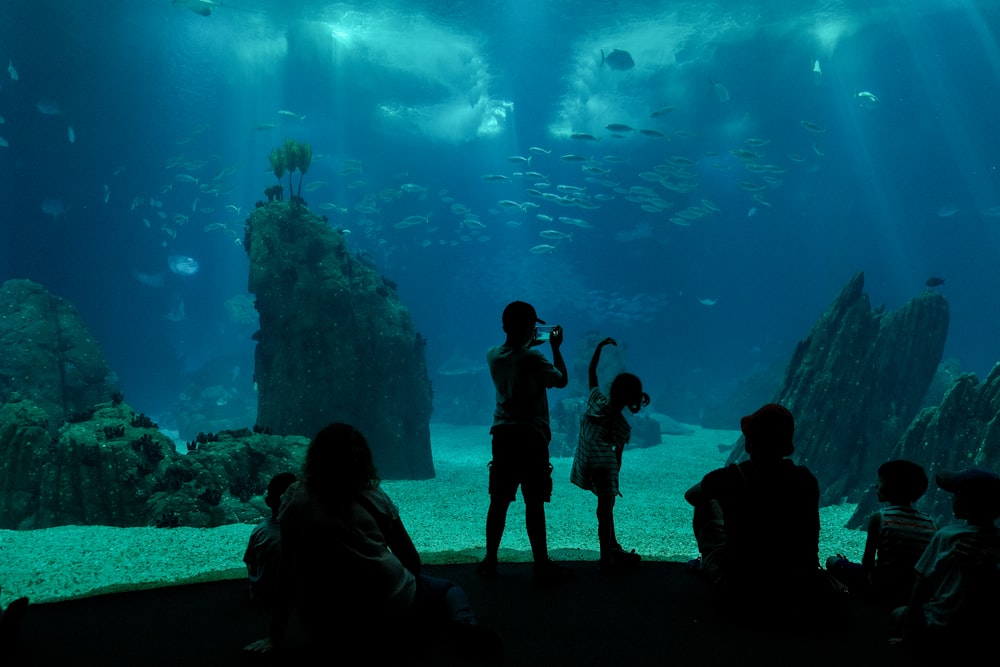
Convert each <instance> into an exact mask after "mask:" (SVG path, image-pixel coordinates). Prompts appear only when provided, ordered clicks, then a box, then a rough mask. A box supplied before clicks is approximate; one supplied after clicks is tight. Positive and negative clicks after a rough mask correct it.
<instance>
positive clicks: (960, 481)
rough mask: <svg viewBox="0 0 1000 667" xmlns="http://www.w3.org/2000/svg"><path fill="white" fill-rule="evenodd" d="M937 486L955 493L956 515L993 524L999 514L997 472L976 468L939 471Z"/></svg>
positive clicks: (953, 504) (999, 490)
mask: <svg viewBox="0 0 1000 667" xmlns="http://www.w3.org/2000/svg"><path fill="white" fill-rule="evenodd" d="M937 485H938V486H939V487H941V488H942V489H944V490H945V491H948V492H950V493H953V494H955V499H954V502H953V503H952V509H953V510H954V512H955V518H958V519H965V520H966V521H969V522H970V523H992V522H994V521H996V520H997V517H1000V477H998V476H997V475H996V473H994V472H991V471H989V470H981V469H978V468H973V469H970V470H963V471H962V472H958V473H953V472H942V473H938V475H937Z"/></svg>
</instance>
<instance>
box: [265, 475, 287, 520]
mask: <svg viewBox="0 0 1000 667" xmlns="http://www.w3.org/2000/svg"><path fill="white" fill-rule="evenodd" d="M294 483H295V475H293V474H292V473H290V472H279V473H278V474H277V475H275V476H274V477H272V478H271V481H270V482H268V484H267V494H266V495H265V496H264V504H265V505H267V506H268V507H270V508H271V516H277V514H278V508H279V507H280V506H281V496H282V495H283V494H284V493H285V491H287V490H288V487H290V486H291V485H292V484H294Z"/></svg>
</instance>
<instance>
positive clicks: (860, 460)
mask: <svg viewBox="0 0 1000 667" xmlns="http://www.w3.org/2000/svg"><path fill="white" fill-rule="evenodd" d="M863 287H864V274H863V273H858V274H856V275H855V276H854V277H853V278H851V280H850V282H848V283H847V285H846V286H845V287H844V289H843V291H841V293H840V296H838V297H837V299H836V300H835V301H834V302H833V304H831V305H830V307H829V308H828V309H827V310H826V312H825V313H824V314H823V315H822V317H820V319H819V320H818V321H817V322H816V324H815V325H814V326H813V328H812V331H811V332H810V333H809V337H808V338H806V339H805V340H804V341H802V342H800V343H799V344H798V346H797V348H796V350H795V354H794V355H793V357H792V360H791V361H790V362H789V365H788V368H787V370H786V372H785V378H784V381H783V383H782V386H781V388H780V389H779V390H778V392H777V393H776V394H775V396H774V398H773V399H772V400H773V401H774V402H775V403H780V404H781V405H784V406H785V407H787V408H788V409H789V410H791V411H792V414H794V415H795V457H794V458H795V459H796V461H797V462H798V463H800V464H803V465H806V466H808V467H809V468H810V469H811V470H812V472H813V473H814V474H815V475H816V477H817V478H818V479H819V483H820V489H821V494H822V495H821V502H822V503H823V504H835V503H839V502H842V501H843V500H844V499H845V498H846V499H847V500H850V501H852V502H854V501H856V500H857V499H858V498H859V497H860V496H861V494H862V493H863V492H864V491H865V490H866V489H867V488H868V487H869V486H870V485H871V483H872V481H873V479H874V475H875V471H876V469H877V468H878V466H879V465H880V464H882V463H883V462H885V461H887V460H888V459H889V458H890V455H891V453H892V450H893V447H894V445H895V444H896V442H897V440H898V439H899V437H900V436H901V435H902V433H903V432H904V430H905V429H906V428H907V426H908V425H909V423H910V421H911V420H912V419H913V417H914V416H915V415H916V414H917V411H918V409H919V408H920V405H921V400H922V399H923V397H924V395H925V394H926V393H927V389H928V387H929V385H930V383H931V379H932V378H933V377H934V372H935V369H936V368H937V366H938V363H939V362H940V361H941V354H942V351H943V350H944V343H945V338H946V337H947V334H948V303H947V302H946V301H945V300H944V297H942V296H941V295H940V294H937V293H935V292H931V291H929V290H928V291H925V292H924V293H922V294H921V295H919V296H917V297H916V298H914V299H912V300H910V301H909V302H908V303H907V304H905V305H904V306H903V307H901V308H899V309H898V310H894V311H886V310H884V309H883V308H879V309H877V310H872V308H871V304H870V302H869V300H868V296H867V295H866V294H864V293H863V291H862V289H863ZM737 445H738V446H737V447H736V448H735V450H734V452H733V454H732V456H731V457H730V458H731V460H737V459H739V458H741V457H745V454H744V453H743V447H742V442H738V443H737Z"/></svg>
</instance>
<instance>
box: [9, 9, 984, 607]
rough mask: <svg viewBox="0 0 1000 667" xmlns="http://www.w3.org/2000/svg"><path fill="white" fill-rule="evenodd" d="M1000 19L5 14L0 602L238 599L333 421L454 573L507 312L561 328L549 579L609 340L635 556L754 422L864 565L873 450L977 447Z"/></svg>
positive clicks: (510, 535)
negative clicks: (645, 398)
mask: <svg viewBox="0 0 1000 667" xmlns="http://www.w3.org/2000/svg"><path fill="white" fill-rule="evenodd" d="M998 34H1000V6H997V5H996V4H995V3H991V2H975V1H972V2H953V1H951V0H920V1H916V2H909V3H897V2H890V1H888V0H884V1H876V2H852V1H840V2H838V1H833V0H831V1H826V2H805V3H803V2H791V1H785V0H780V1H773V0H756V1H740V2H735V1H727V0H720V1H716V2H695V1H689V2H665V1H662V2H661V1H657V0H653V1H651V2H646V3H623V2H617V1H614V2H613V1H610V0H589V1H583V0H550V1H537V0H536V1H533V2H526V1H524V0H503V1H501V0H482V1H477V2H455V1H451V2H431V1H416V0H414V1H410V2H401V1H397V2H365V3H351V2H323V1H319V0H282V1H281V2H278V1H277V0H226V1H219V2H216V1H214V0H131V1H129V2H125V1H124V0H110V1H108V2H103V3H99V4H98V5H95V4H93V3H82V2H75V1H73V0H47V1H45V2H36V1H29V0H7V1H6V2H4V3H3V5H2V6H0V65H2V66H3V68H5V70H6V71H2V70H0V170H2V173H3V174H4V178H3V179H0V285H2V286H3V289H2V290H0V318H2V319H0V406H2V410H0V459H2V460H0V540H2V544H3V548H4V550H5V552H6V554H7V555H6V556H5V557H4V558H3V559H2V562H0V586H2V587H3V595H4V599H3V600H0V604H4V603H6V601H7V599H8V596H9V597H13V596H16V595H30V596H31V597H32V598H33V599H37V600H39V601H44V600H48V599H60V598H64V597H73V596H78V595H84V594H90V593H92V592H94V591H100V590H108V589H109V588H112V587H114V586H120V585H125V586H141V585H152V584H154V583H162V582H165V581H171V582H173V581H182V580H183V581H186V580H191V579H192V578H198V577H219V576H239V574H240V572H241V568H242V564H241V562H240V558H241V557H242V552H243V549H244V548H245V544H246V539H247V537H248V536H249V531H250V529H251V527H252V524H254V523H256V522H257V521H259V520H260V518H262V517H263V516H265V515H266V513H268V512H269V510H268V509H267V507H266V506H265V505H264V503H263V501H262V498H261V496H262V494H263V490H264V489H265V488H266V485H267V481H268V479H269V478H270V476H271V475H273V474H275V473H277V472H281V471H282V470H291V471H293V472H297V471H298V469H299V466H300V465H301V457H302V453H303V451H304V447H305V444H306V443H307V442H308V438H309V437H311V436H312V435H313V434H314V433H315V432H316V430H317V429H318V428H319V427H320V426H322V425H323V424H325V423H328V422H330V421H334V420H340V421H349V422H352V423H355V424H356V425H358V426H359V428H361V430H362V431H363V432H365V433H366V435H367V436H368V438H369V440H370V441H371V442H372V445H373V449H374V451H375V454H376V464H377V465H378V466H379V469H380V471H381V472H382V473H383V475H382V476H383V478H384V480H385V482H384V484H385V488H386V489H387V490H388V492H389V494H390V495H391V496H392V497H393V499H394V501H395V502H396V504H397V505H399V507H400V509H401V512H402V515H403V518H404V520H406V522H407V526H408V529H409V532H410V533H411V535H412V536H413V538H414V542H415V543H416V545H417V547H418V548H419V549H420V550H421V552H422V553H423V554H425V555H426V557H425V560H427V561H429V562H434V560H435V559H438V560H448V559H457V560H467V561H468V562H474V561H476V560H478V559H479V558H481V557H482V552H483V548H484V546H483V545H484V541H485V536H484V523H485V516H486V506H487V504H488V501H489V497H488V495H487V492H486V485H487V472H486V465H487V463H488V461H489V459H490V436H489V432H488V431H489V425H490V424H491V420H492V413H493V408H494V405H495V394H494V389H493V384H492V382H491V380H490V376H489V372H488V370H487V367H486V358H485V354H486V350H487V349H488V348H489V347H491V346H493V345H497V344H499V343H501V342H503V336H504V334H503V331H502V328H501V312H502V311H503V309H504V307H505V306H506V305H507V304H508V303H509V302H511V301H514V300H524V301H527V302H529V303H531V304H533V305H534V306H535V308H536V309H537V311H538V315H539V317H540V318H541V319H543V320H545V322H547V323H548V324H550V325H553V324H556V325H560V326H562V327H563V329H564V331H565V343H564V345H563V354H564V356H565V357H566V361H567V365H568V367H569V375H570V386H569V387H567V388H566V389H562V390H559V389H553V390H550V391H549V404H550V409H551V412H552V427H553V441H552V446H551V448H550V451H551V454H552V457H553V465H554V467H555V472H554V478H555V491H554V495H553V500H552V503H551V504H550V507H549V510H548V511H549V533H550V536H549V540H550V544H551V546H552V549H553V554H554V555H555V557H557V558H574V559H589V558H596V555H595V554H596V552H597V536H596V525H595V522H594V521H593V512H594V506H595V501H594V498H593V496H592V494H590V493H587V492H583V491H581V490H580V489H578V488H576V487H574V486H572V485H571V484H570V483H569V469H570V465H571V463H572V457H573V449H574V446H575V443H576V437H577V429H578V426H577V422H578V419H579V416H580V414H581V412H582V409H583V407H584V405H585V404H586V397H587V393H588V390H587V380H586V377H587V364H588V362H589V360H590V358H591V355H592V354H593V351H594V347H595V345H596V343H597V342H598V341H600V340H601V339H602V338H604V337H606V336H611V337H613V338H615V340H616V341H617V342H618V346H617V347H616V348H614V349H613V350H612V349H609V350H608V351H607V352H606V353H605V358H604V359H603V361H602V365H601V367H600V377H601V380H602V383H606V382H607V381H610V379H611V378H612V377H613V376H614V374H615V373H617V372H619V371H622V370H628V371H629V372H632V373H635V374H636V375H638V376H639V377H640V378H641V379H642V383H643V389H644V390H645V391H646V392H648V394H649V396H650V397H651V402H650V405H649V406H648V407H647V408H644V409H643V410H642V411H641V412H640V413H639V414H638V415H637V416H636V417H635V418H634V419H632V425H633V434H634V435H633V441H632V443H631V445H630V447H629V448H628V450H627V451H626V452H625V455H624V462H623V469H622V475H621V489H622V493H623V497H622V498H621V499H619V501H618V512H619V515H618V518H616V521H617V522H618V530H619V532H620V534H621V535H622V540H623V542H624V540H625V539H628V541H629V543H628V544H627V545H626V546H627V547H628V548H630V549H631V548H635V549H636V550H637V552H639V553H641V554H643V555H644V556H645V557H647V558H653V559H657V558H658V559H678V560H684V559H687V558H690V557H692V556H693V555H696V553H697V548H696V545H695V543H694V538H693V536H692V535H691V534H690V532H691V529H690V521H691V510H690V507H689V506H688V505H687V504H686V503H685V502H684V500H683V492H684V489H686V488H687V487H688V486H690V485H691V484H693V483H695V482H697V481H698V480H699V479H700V478H701V476H702V475H703V474H704V473H705V472H708V471H709V470H711V469H713V468H716V467H719V466H721V465H724V464H725V463H726V462H727V461H732V460H735V459H736V458H738V457H739V456H741V455H742V441H741V440H740V432H739V420H740V417H741V415H744V414H749V413H750V412H752V411H753V410H755V409H756V408H757V407H759V406H760V405H762V404H764V403H767V402H770V401H771V400H776V401H778V402H781V403H782V404H784V405H788V406H789V407H790V409H792V412H793V413H794V414H795V416H796V419H797V420H798V421H797V440H796V443H797V448H798V450H799V451H798V452H797V455H796V458H797V459H798V461H799V462H800V463H806V464H807V465H809V466H810V468H811V469H812V470H813V471H814V472H815V473H816V474H817V477H819V479H820V483H821V488H823V489H824V491H823V493H824V495H823V505H824V509H823V510H822V511H823V517H822V518H823V535H822V543H821V553H820V556H821V558H825V557H826V556H827V555H829V554H830V553H834V552H835V551H842V552H845V553H848V552H849V553H851V554H853V555H854V556H855V557H860V553H861V545H862V544H863V539H864V538H863V533H861V532H859V531H857V530H855V528H857V527H859V525H860V524H858V523H857V522H856V521H855V523H854V524H853V525H851V521H852V520H854V519H852V517H854V515H855V514H856V513H859V512H862V511H870V508H871V507H872V506H873V503H875V502H876V501H875V500H874V499H873V497H872V495H871V493H870V487H871V484H872V482H873V481H874V478H873V475H874V470H875V468H877V465H878V464H879V463H880V462H882V461H884V460H887V459H888V458H891V457H893V458H895V457H906V458H912V459H914V460H917V461H918V462H920V463H921V464H923V465H924V466H925V467H926V468H928V470H929V471H930V470H932V469H935V468H936V467H948V466H951V467H958V466H960V465H961V464H968V463H969V462H970V461H972V462H974V463H976V464H977V465H979V466H981V467H990V466H993V467H994V468H995V467H996V464H997V463H998V459H1000V443H997V442H996V438H997V435H996V434H997V433H1000V429H994V428H993V427H992V425H993V423H994V422H993V419H994V417H995V416H996V414H997V412H998V411H1000V405H994V403H993V402H990V401H994V402H995V401H996V400H997V399H995V398H993V396H995V395H996V394H993V393H989V392H987V389H988V388H991V387H994V384H993V381H994V380H996V381H997V382H1000V378H996V377H995V376H994V374H993V371H994V365H995V364H996V362H997V361H998V360H1000V352H998V349H997V342H996V341H997V332H998V331H1000V290H998V289H997V284H998V278H997V272H996V260H997V257H998V256H1000V183H998V180H1000V174H998V162H997V160H998V151H997V146H998V143H997V130H996V115H995V113H994V110H995V109H996V108H997V107H998V106H1000V87H998V86H997V85H996V84H997V81H998V77H1000V47H998ZM539 349H541V350H542V351H543V353H544V354H545V355H546V356H547V357H549V358H551V353H550V351H549V348H548V346H544V347H541V348H539ZM955 387H959V388H961V389H962V392H959V391H957V390H956V389H955ZM963 392H964V393H963ZM977 392H982V393H981V394H979V393H977ZM980 395H981V396H988V400H987V399H986V398H984V399H983V400H978V401H977V400H976V399H975V396H980ZM942 415H949V416H950V418H949V419H948V420H946V419H944V417H943V416H942ZM920 420H924V421H920ZM946 421H947V422H949V423H951V424H952V425H953V427H952V428H953V430H951V431H946V430H943V429H944V427H943V426H939V424H943V423H945V422H946ZM928 424H930V426H928ZM955 424H957V425H958V426H954V425H955ZM914 425H920V428H919V429H916V428H915V426H914ZM934 429H938V430H936V431H935V430H934ZM958 433H961V434H963V435H962V437H963V438H965V439H966V442H964V443H962V444H961V445H956V444H955V442H956V437H957V435H956V434H958ZM927 443H931V444H930V445H928V444H927ZM926 502H927V504H928V505H927V506H928V508H931V507H938V505H940V503H941V502H943V501H941V500H940V499H938V498H937V497H936V496H934V494H933V493H929V494H928V498H927V500H926ZM865 508H867V509H865ZM946 510H947V508H946V507H945V508H944V509H943V510H941V513H942V514H946V513H947V512H946ZM519 514H520V509H519V504H515V507H514V514H512V515H511V520H510V529H509V530H508V531H507V533H506V534H505V536H504V543H503V550H502V551H501V557H507V558H510V559H528V558H530V551H529V548H528V544H527V539H526V536H525V535H524V530H523V528H521V526H520V516H519ZM53 540H54V542H53ZM81 541H83V542H88V543H89V544H90V545H91V549H92V550H93V549H94V547H93V545H94V544H101V545H107V547H106V548H107V549H108V552H107V553H106V554H105V557H101V556H100V555H99V554H100V551H99V550H96V551H93V553H91V552H88V553H84V552H83V551H82V550H81V549H77V548H76V547H74V546H71V545H76V544H79V543H80V542H81ZM52 544H58V545H61V546H60V547H59V548H58V549H53V547H52ZM33 550H44V551H46V553H56V552H58V553H63V554H66V557H67V558H69V559H70V561H69V564H67V565H66V568H67V569H68V568H73V569H74V570H75V572H73V575H72V576H73V578H72V580H66V579H64V578H62V577H61V576H60V575H59V574H58V571H59V567H57V566H55V565H54V564H53V562H52V561H50V560H44V561H39V560H38V559H36V558H35V556H34V555H33V554H34V553H35V551H33ZM178 550H185V551H189V552H190V553H198V554H199V555H198V557H192V558H189V559H182V560H185V562H184V563H181V564H177V565H181V566H185V567H194V568H195V571H182V572H173V571H171V570H170V568H171V567H174V566H175V564H174V563H172V562H171V563H169V564H168V563H167V562H166V561H167V560H175V559H165V556H166V555H168V554H170V553H177V551H178ZM95 554H98V555H95ZM109 554H110V555H109ZM91 558H93V559H94V560H95V561H101V562H102V563H104V564H105V565H106V567H105V566H104V565H102V566H101V568H96V567H95V568H94V571H95V572H99V574H97V575H95V577H96V579H95V581H93V582H89V581H88V582H86V583H82V584H81V583H79V582H78V581H77V580H76V578H77V577H78V576H79V571H80V569H81V568H80V567H79V566H80V563H82V562H87V563H89V562H90V560H88V559H91ZM74 559H75V560H74ZM149 559H154V560H153V561H152V562H150V561H149ZM161 561H164V562H161ZM82 569H87V568H82ZM115 577H123V578H122V579H121V580H119V579H116V578H115Z"/></svg>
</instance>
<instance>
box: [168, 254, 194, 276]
mask: <svg viewBox="0 0 1000 667" xmlns="http://www.w3.org/2000/svg"><path fill="white" fill-rule="evenodd" d="M167 266H168V267H170V270H171V271H173V272H174V273H176V274H177V275H179V276H193V275H194V274H196V273H198V270H199V269H200V268H201V266H200V265H199V264H198V260H196V259H195V258H194V257H187V256H186V255H170V256H169V257H167Z"/></svg>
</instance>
